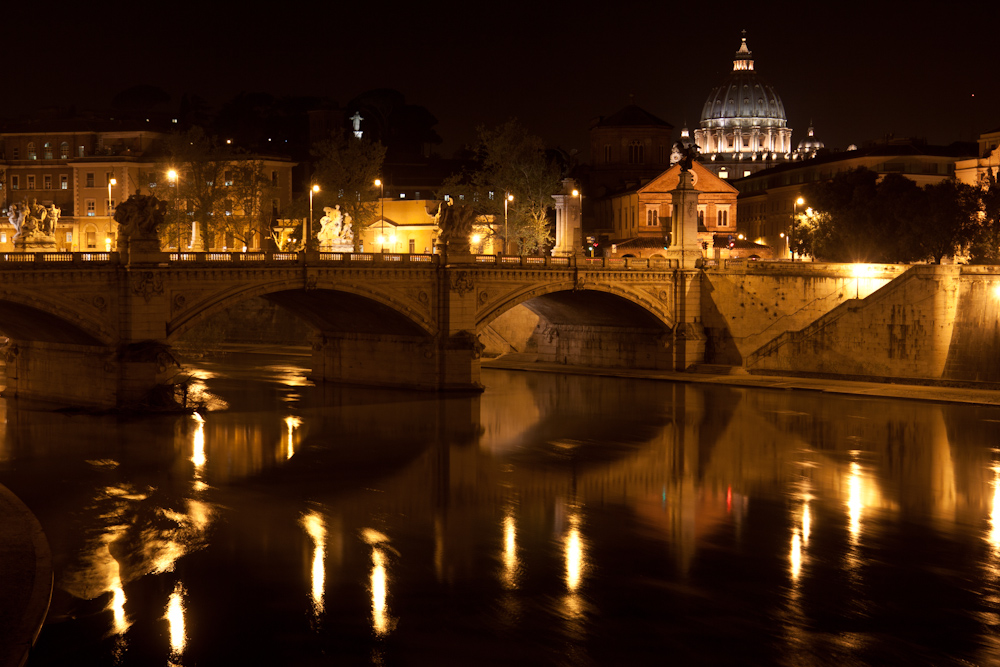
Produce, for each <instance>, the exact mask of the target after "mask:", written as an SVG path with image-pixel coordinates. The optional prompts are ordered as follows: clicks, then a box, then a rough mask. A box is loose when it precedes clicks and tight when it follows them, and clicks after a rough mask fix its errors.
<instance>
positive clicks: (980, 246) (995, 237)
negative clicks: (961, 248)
mask: <svg viewBox="0 0 1000 667" xmlns="http://www.w3.org/2000/svg"><path fill="white" fill-rule="evenodd" d="M998 172H1000V169H997V170H990V169H987V171H986V173H985V174H984V175H982V176H981V177H980V179H979V187H978V188H977V200H978V201H977V209H978V210H977V214H976V221H975V223H974V225H973V231H972V242H971V243H970V247H969V259H970V261H971V262H972V263H973V264H1000V183H998V178H997V177H998V175H1000V174H998Z"/></svg>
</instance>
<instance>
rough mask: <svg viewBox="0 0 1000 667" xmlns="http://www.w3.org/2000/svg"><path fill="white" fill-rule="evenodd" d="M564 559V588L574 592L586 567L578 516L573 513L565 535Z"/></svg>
mask: <svg viewBox="0 0 1000 667" xmlns="http://www.w3.org/2000/svg"><path fill="white" fill-rule="evenodd" d="M564 550H565V557H566V588H568V589H569V590H570V591H575V590H576V589H577V588H579V587H580V581H581V579H582V578H583V571H584V568H585V567H586V563H585V562H584V559H585V558H586V554H585V553H584V547H583V539H582V538H581V537H580V515H579V514H576V513H573V514H570V515H569V531H568V532H567V533H566V541H565V547H564Z"/></svg>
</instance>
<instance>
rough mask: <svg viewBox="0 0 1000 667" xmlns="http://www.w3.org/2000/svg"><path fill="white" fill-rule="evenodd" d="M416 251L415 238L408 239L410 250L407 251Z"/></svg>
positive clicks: (411, 252)
mask: <svg viewBox="0 0 1000 667" xmlns="http://www.w3.org/2000/svg"><path fill="white" fill-rule="evenodd" d="M416 251H417V240H416V239H410V250H409V252H410V254H411V255H412V254H413V253H415V252H416Z"/></svg>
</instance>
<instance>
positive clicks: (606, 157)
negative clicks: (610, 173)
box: [604, 144, 611, 164]
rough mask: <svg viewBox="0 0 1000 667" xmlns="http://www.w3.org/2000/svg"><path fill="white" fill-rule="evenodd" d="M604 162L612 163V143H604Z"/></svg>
mask: <svg viewBox="0 0 1000 667" xmlns="http://www.w3.org/2000/svg"><path fill="white" fill-rule="evenodd" d="M604 164H611V144H604Z"/></svg>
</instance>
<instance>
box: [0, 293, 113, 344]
mask: <svg viewBox="0 0 1000 667" xmlns="http://www.w3.org/2000/svg"><path fill="white" fill-rule="evenodd" d="M82 305H83V304H81V303H80V302H75V301H72V300H70V299H66V298H59V297H58V296H55V297H54V296H52V294H51V293H46V294H45V295H44V296H42V295H39V294H38V293H37V292H36V293H32V294H30V295H28V294H22V293H18V292H3V293H0V331H2V332H3V333H4V334H6V335H7V337H9V338H10V339H11V340H14V341H32V342H38V343H57V344H66V345H86V346H109V345H115V344H116V342H117V332H116V331H112V329H111V327H110V325H109V324H108V323H106V322H101V321H100V320H99V319H96V318H95V317H93V316H92V315H88V314H85V313H82V312H80V311H81V310H83V308H81V306H82ZM86 307H87V308H88V309H89V310H93V311H95V313H96V314H97V315H99V314H101V313H102V312H105V311H106V310H107V309H108V304H107V302H106V300H105V298H104V297H103V296H99V295H95V296H94V297H93V298H92V299H91V300H90V303H89V304H86Z"/></svg>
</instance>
